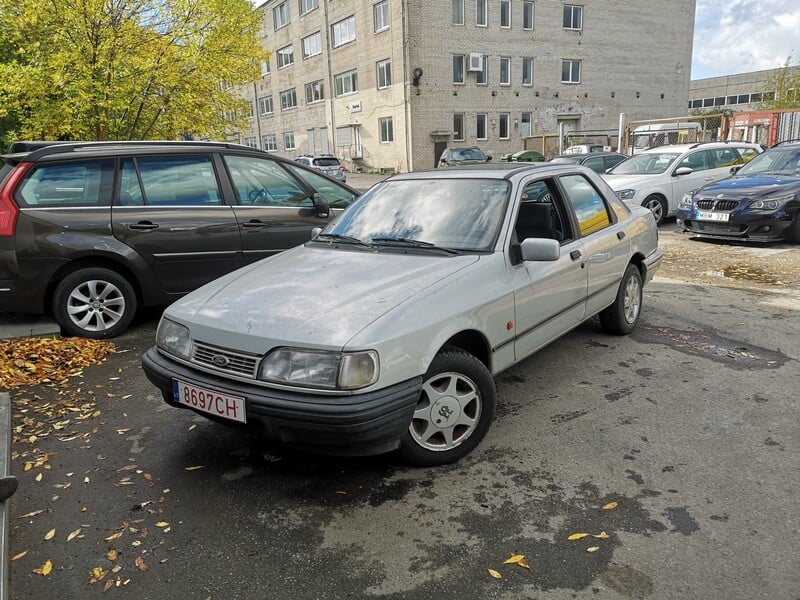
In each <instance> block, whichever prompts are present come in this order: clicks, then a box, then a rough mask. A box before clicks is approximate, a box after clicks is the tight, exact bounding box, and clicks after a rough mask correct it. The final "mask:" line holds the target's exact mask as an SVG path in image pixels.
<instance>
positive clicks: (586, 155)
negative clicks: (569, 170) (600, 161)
mask: <svg viewBox="0 0 800 600" xmlns="http://www.w3.org/2000/svg"><path fill="white" fill-rule="evenodd" d="M595 156H624V157H625V158H628V155H627V154H622V153H621V152H576V153H575V154H559V155H558V156H554V157H553V158H578V159H583V158H594V157H595ZM551 160H552V159H551Z"/></svg>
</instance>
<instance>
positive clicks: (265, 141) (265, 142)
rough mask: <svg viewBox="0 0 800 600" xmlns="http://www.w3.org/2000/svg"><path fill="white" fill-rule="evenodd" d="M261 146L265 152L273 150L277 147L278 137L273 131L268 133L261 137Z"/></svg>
mask: <svg viewBox="0 0 800 600" xmlns="http://www.w3.org/2000/svg"><path fill="white" fill-rule="evenodd" d="M261 146H262V148H263V149H264V150H266V151H267V152H275V151H276V150H277V149H278V139H277V138H276V137H275V134H274V133H268V134H267V135H265V136H263V137H262V138H261Z"/></svg>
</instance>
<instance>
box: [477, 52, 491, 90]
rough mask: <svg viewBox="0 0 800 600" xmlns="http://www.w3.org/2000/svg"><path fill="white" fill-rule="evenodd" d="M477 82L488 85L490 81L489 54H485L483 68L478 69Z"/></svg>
mask: <svg viewBox="0 0 800 600" xmlns="http://www.w3.org/2000/svg"><path fill="white" fill-rule="evenodd" d="M475 83H477V84H478V85H486V84H488V83H489V56H488V55H486V54H484V55H483V69H482V70H480V71H478V73H477V75H476V76H475Z"/></svg>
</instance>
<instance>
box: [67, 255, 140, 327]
mask: <svg viewBox="0 0 800 600" xmlns="http://www.w3.org/2000/svg"><path fill="white" fill-rule="evenodd" d="M136 304H137V302H136V292H134V290H133V286H131V284H130V282H128V280H127V279H125V277H123V276H122V275H120V274H119V273H117V272H115V271H112V270H110V269H103V268H99V267H96V268H87V269H80V270H78V271H75V272H73V273H70V274H69V275H67V276H66V277H64V279H62V280H61V281H60V282H59V283H58V285H57V286H56V290H55V294H53V316H54V317H55V319H56V321H58V324H59V325H60V326H61V330H62V332H64V333H65V334H67V335H71V336H77V337H86V338H92V339H105V338H112V337H115V336H117V335H119V334H120V333H122V332H123V331H125V330H126V329H127V328H128V325H130V323H131V320H133V316H134V314H135V313H136Z"/></svg>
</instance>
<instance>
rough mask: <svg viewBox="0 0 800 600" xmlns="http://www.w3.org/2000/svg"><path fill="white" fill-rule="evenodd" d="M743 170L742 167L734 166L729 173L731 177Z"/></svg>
mask: <svg viewBox="0 0 800 600" xmlns="http://www.w3.org/2000/svg"><path fill="white" fill-rule="evenodd" d="M741 168H742V165H736V166H733V167H731V170H730V171H729V173H730V174H731V175H736V174H737V173H738V172H739V169H741Z"/></svg>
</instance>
